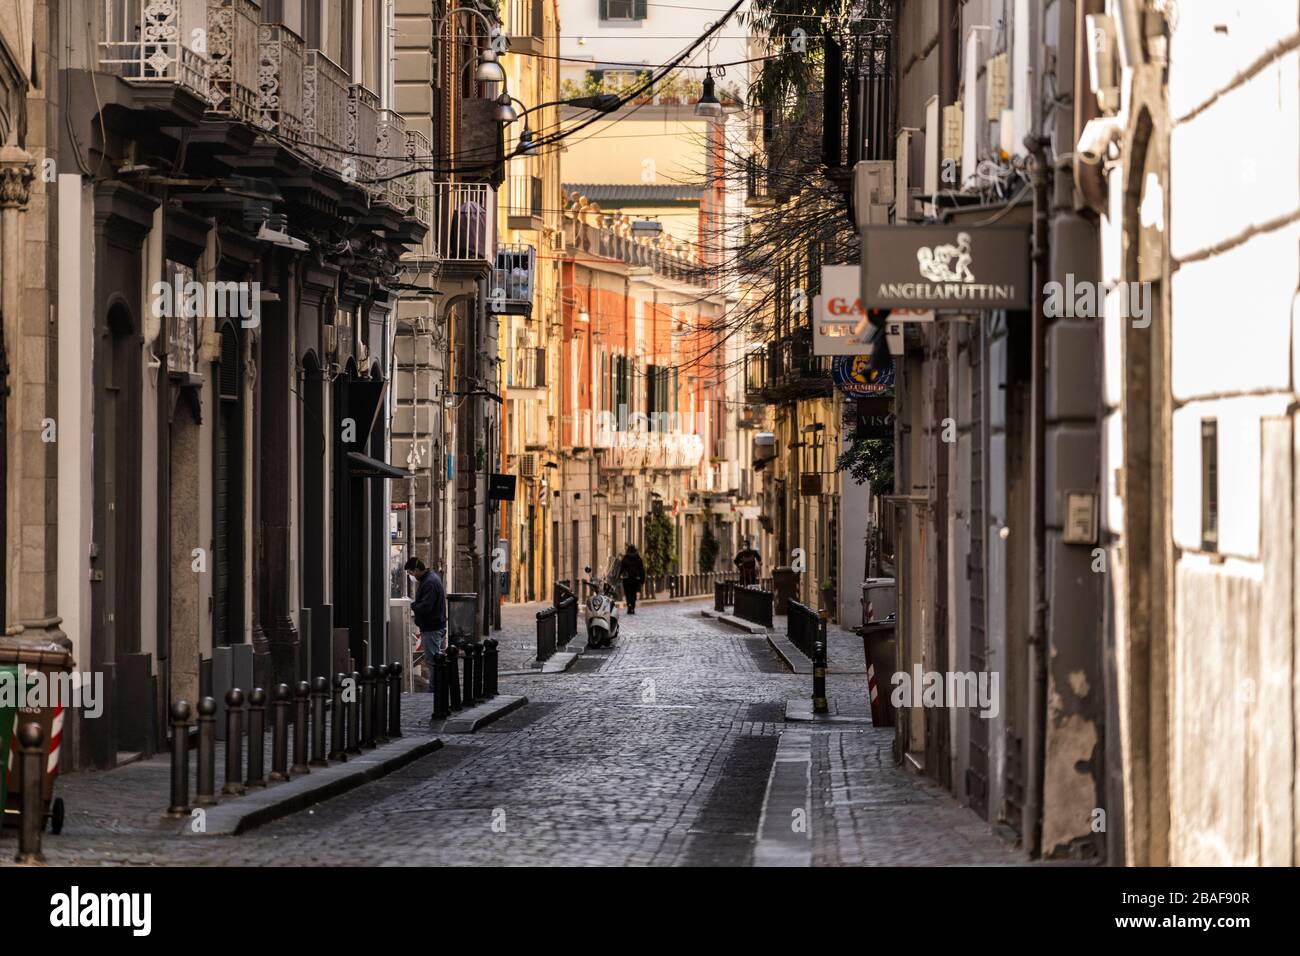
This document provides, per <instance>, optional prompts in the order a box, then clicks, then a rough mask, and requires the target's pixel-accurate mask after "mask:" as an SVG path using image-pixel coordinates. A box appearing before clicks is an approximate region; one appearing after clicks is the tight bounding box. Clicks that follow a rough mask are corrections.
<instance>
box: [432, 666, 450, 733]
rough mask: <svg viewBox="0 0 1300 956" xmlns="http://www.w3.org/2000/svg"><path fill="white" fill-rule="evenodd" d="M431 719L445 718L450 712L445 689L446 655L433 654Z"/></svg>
mask: <svg viewBox="0 0 1300 956" xmlns="http://www.w3.org/2000/svg"><path fill="white" fill-rule="evenodd" d="M430 679H431V680H432V681H433V719H434V720H446V719H447V717H448V716H449V715H450V714H451V695H450V693H448V691H447V655H446V654H444V653H443V652H442V651H438V653H436V654H434V655H433V674H432V676H431V678H430Z"/></svg>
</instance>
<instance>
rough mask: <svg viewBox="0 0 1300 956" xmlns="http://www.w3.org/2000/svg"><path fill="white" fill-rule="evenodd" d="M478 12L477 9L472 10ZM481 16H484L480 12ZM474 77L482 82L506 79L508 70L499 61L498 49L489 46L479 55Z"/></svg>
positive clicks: (503, 80)
mask: <svg viewBox="0 0 1300 956" xmlns="http://www.w3.org/2000/svg"><path fill="white" fill-rule="evenodd" d="M471 12H473V13H478V11H477V10H474V11H471ZM479 16H482V14H481V13H480V14H479ZM474 79H476V80H478V81H479V82H480V83H504V82H505V81H506V71H505V70H504V69H502V68H501V64H500V63H498V62H497V51H496V50H494V49H492V48H491V47H488V48H487V49H486V50H484V51H483V52H482V53H480V54H479V56H478V68H477V69H476V70H475V71H474Z"/></svg>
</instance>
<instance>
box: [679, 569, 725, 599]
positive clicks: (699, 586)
mask: <svg viewBox="0 0 1300 956" xmlns="http://www.w3.org/2000/svg"><path fill="white" fill-rule="evenodd" d="M736 578H737V574H736V572H734V571H699V572H696V573H695V574H670V575H668V596H669V597H675V598H682V597H707V596H708V595H710V594H715V595H716V587H717V585H718V584H719V583H725V582H729V581H734V580H736Z"/></svg>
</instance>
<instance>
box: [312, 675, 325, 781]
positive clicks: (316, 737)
mask: <svg viewBox="0 0 1300 956" xmlns="http://www.w3.org/2000/svg"><path fill="white" fill-rule="evenodd" d="M329 692H330V682H329V681H328V680H326V679H325V678H324V677H316V678H313V679H312V682H311V760H309V761H308V763H310V764H311V765H312V766H313V767H324V766H326V765H327V764H328V763H329V761H327V760H326V759H325V698H326V697H328V696H329Z"/></svg>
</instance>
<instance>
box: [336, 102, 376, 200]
mask: <svg viewBox="0 0 1300 956" xmlns="http://www.w3.org/2000/svg"><path fill="white" fill-rule="evenodd" d="M378 140H379V97H378V96H376V95H375V94H374V93H371V92H370V91H369V90H368V89H366V88H365V87H364V86H362V85H361V84H360V83H354V84H353V85H352V86H349V87H348V107H347V120H346V123H345V125H344V136H343V145H344V146H345V147H347V150H348V152H349V153H351V154H352V155H351V156H346V157H344V159H345V161H346V160H351V162H352V164H353V165H352V166H351V167H350V169H351V171H352V172H353V173H354V174H355V175H349V173H348V169H349V167H345V169H344V178H345V179H352V180H353V181H360V183H361V184H362V188H363V189H365V191H366V192H368V193H370V195H371V196H378V195H379V194H380V193H381V192H382V191H383V187H382V184H376V183H375V182H374V180H375V169H376V167H375V160H374V158H373V157H374V156H376V155H377V154H378V153H379V152H380V151H379V150H378V149H377V148H376V145H377V143H378Z"/></svg>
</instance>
